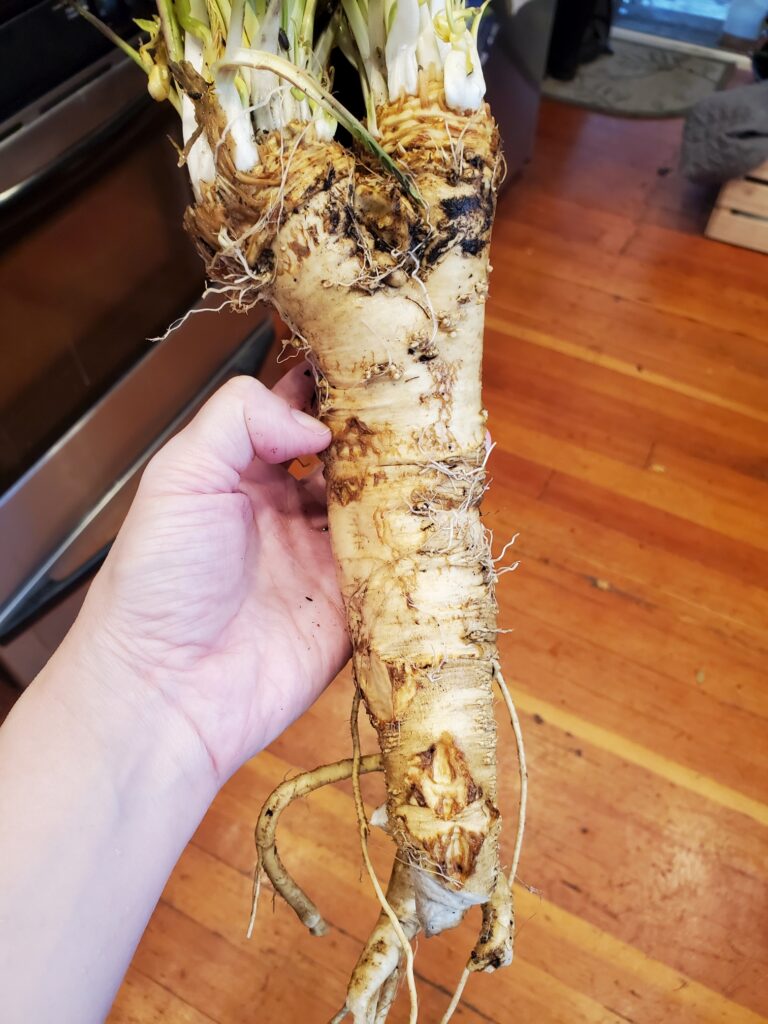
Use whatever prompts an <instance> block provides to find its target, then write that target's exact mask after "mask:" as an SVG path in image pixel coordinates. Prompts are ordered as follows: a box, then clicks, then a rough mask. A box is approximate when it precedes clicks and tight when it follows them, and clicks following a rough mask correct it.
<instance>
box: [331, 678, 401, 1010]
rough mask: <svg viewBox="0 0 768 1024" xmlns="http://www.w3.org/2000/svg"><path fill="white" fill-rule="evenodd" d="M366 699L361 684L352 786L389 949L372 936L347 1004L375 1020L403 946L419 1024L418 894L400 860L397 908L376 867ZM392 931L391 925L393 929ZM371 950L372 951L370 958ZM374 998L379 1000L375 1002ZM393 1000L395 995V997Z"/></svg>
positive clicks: (395, 871)
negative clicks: (368, 798)
mask: <svg viewBox="0 0 768 1024" xmlns="http://www.w3.org/2000/svg"><path fill="white" fill-rule="evenodd" d="M360 701H361V693H360V689H359V688H357V687H356V688H355V696H354V699H353V701H352V714H351V716H350V725H351V729H352V789H353V792H354V796H355V810H356V811H357V822H358V827H359V829H360V849H361V852H362V855H363V861H364V862H365V867H366V870H367V872H368V877H369V878H370V880H371V885H372V886H373V888H374V891H375V893H376V897H377V899H378V901H379V904H380V906H381V917H380V918H379V923H378V924H377V925H376V928H375V929H374V933H375V932H376V931H377V930H378V932H379V937H380V938H381V941H382V942H383V944H384V948H383V949H382V950H379V949H377V946H376V942H375V941H373V942H372V939H369V940H368V943H367V945H366V948H365V950H364V951H363V954H362V956H361V957H360V960H358V963H357V966H356V968H355V971H354V973H353V975H352V980H351V982H350V985H349V988H348V989H347V1006H348V1007H349V1009H350V1010H351V1011H352V1013H353V1015H354V1021H355V1024H374V1020H375V1016H376V1010H377V1009H378V1007H379V1003H380V998H379V997H380V995H381V992H380V990H381V988H382V986H383V985H384V984H385V983H386V981H387V978H388V977H389V975H391V973H392V971H393V970H397V969H398V964H399V960H400V955H401V954H400V950H401V951H402V956H403V957H404V959H405V977H406V982H407V985H408V995H409V997H410V1001H411V1009H410V1015H409V1018H408V1019H409V1024H417V1021H418V1017H419V998H418V994H417V992H416V979H415V977H414V971H413V949H412V947H411V941H410V940H411V939H412V938H413V936H414V935H416V933H417V932H418V930H419V920H418V917H417V916H416V900H415V898H414V893H413V885H412V882H411V878H410V873H409V872H408V869H407V867H406V866H405V865H403V864H401V863H400V862H399V861H398V860H397V858H395V863H394V866H393V868H392V875H391V878H390V887H391V888H392V897H393V899H394V901H395V905H394V906H393V905H392V904H391V903H390V902H389V893H387V895H385V894H384V892H383V890H382V888H381V883H380V882H379V880H378V878H377V877H376V871H375V870H374V867H373V864H372V862H371V856H370V853H369V852H368V819H367V818H366V816H365V806H364V805H363V795H362V793H361V792H360V765H361V762H362V759H361V756H360V730H359V727H358V715H359V712H360ZM401 914H402V915H403V920H402V921H401V917H400V915H401ZM381 918H385V919H386V924H384V923H383V922H382V920H381ZM387 929H389V931H388V930H387ZM390 932H391V933H393V934H394V937H395V938H396V939H397V941H398V943H399V945H400V950H397V947H396V946H395V945H394V943H393V942H392V941H391V937H390V934H389V933H390ZM411 932H412V934H411ZM388 940H389V941H388ZM366 954H368V955H367V956H366ZM393 955H394V957H395V963H394V965H391V960H392V956H393ZM382 972H384V973H383V977H381V975H382ZM353 985H354V990H353ZM374 998H375V1003H373V1000H374ZM392 998H394V995H393V996H392ZM390 1002H391V999H390ZM372 1004H373V1015H372V1016H371V1014H370V1009H371V1006H372ZM388 1006H389V1004H387V1008H388ZM360 1013H364V1014H366V1016H360ZM385 1016H386V1014H385Z"/></svg>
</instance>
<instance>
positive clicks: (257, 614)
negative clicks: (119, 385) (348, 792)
mask: <svg viewBox="0 0 768 1024" xmlns="http://www.w3.org/2000/svg"><path fill="white" fill-rule="evenodd" d="M311 393H312V379H311V374H310V371H309V370H308V369H307V366H306V364H302V365H301V366H297V367H295V368H294V369H293V370H291V371H290V372H289V373H288V374H286V376H285V377H284V378H283V379H282V380H281V381H280V382H279V383H278V384H277V386H276V387H275V389H274V391H272V392H270V391H268V390H267V389H266V388H265V387H264V386H263V385H262V384H260V383H259V382H257V381H255V380H253V379H250V378H246V377H240V378H236V379H234V380H232V381H230V382H229V383H227V384H225V385H224V387H223V388H221V390H220V391H219V392H218V393H217V394H216V395H214V397H213V398H211V399H210V401H209V402H208V403H207V404H206V405H205V406H204V408H203V409H202V410H201V412H200V413H199V414H198V415H197V416H196V417H195V419H194V420H193V421H192V422H191V423H190V424H189V425H188V426H187V427H186V428H185V429H184V430H182V431H181V432H180V433H179V434H178V435H177V436H176V437H175V438H174V439H173V440H171V441H170V442H169V443H168V444H167V445H166V446H165V447H164V448H163V449H162V450H161V451H160V452H159V453H158V454H157V455H156V456H155V457H154V458H153V459H152V461H151V462H150V464H149V466H148V467H147V469H146V471H145V473H144V476H143V478H142V481H141V484H140V487H139V491H138V494H137V496H136V499H135V501H134V504H133V506H132V508H131V510H130V512H129V514H128V516H127V518H126V521H125V524H124V526H123V528H122V530H121V532H120V534H119V536H118V538H117V540H116V542H115V544H114V546H113V548H112V551H111V552H110V554H109V557H108V558H107V560H106V563H105V565H104V567H103V568H102V570H101V572H100V573H99V574H98V576H97V577H96V579H95V580H94V583H93V585H92V587H91V590H90V592H89V595H88V599H87V601H86V604H85V606H84V608H83V610H82V612H81V615H80V617H79V619H78V622H77V623H76V626H75V628H74V630H73V635H72V636H71V637H70V638H69V642H70V643H72V642H77V643H79V644H80V645H85V646H86V647H87V649H88V656H87V661H88V664H89V665H90V666H91V668H92V670H94V671H95V672H96V673H97V674H98V675H100V677H101V681H102V685H104V686H105V687H109V688H115V689H120V690H122V691H123V692H121V693H120V697H121V698H127V697H129V696H130V699H131V700H133V699H134V698H135V697H137V698H138V699H139V701H141V700H142V696H143V695H146V697H147V698H148V703H147V707H148V709H149V708H154V707H156V697H157V695H158V694H160V695H162V698H163V703H164V705H167V709H168V710H169V711H170V713H171V717H172V718H174V717H176V718H177V720H178V721H177V724H178V728H179V729H180V730H181V731H184V730H187V731H189V730H190V728H191V731H192V732H193V733H194V735H195V737H196V739H197V740H198V741H199V743H200V744H201V745H202V747H203V748H204V751H205V754H206V755H207V757H208V758H209V759H210V762H211V766H212V769H213V773H214V778H215V781H216V783H217V784H218V785H220V784H221V783H222V782H223V781H224V780H225V779H226V778H227V777H228V776H229V775H230V774H231V773H232V772H234V771H235V770H236V769H237V768H238V767H239V766H240V764H242V763H243V762H244V761H245V760H247V759H248V758H249V757H251V756H252V755H253V754H255V753H256V752H257V751H258V750H260V749H261V748H262V747H264V746H265V745H266V744H267V743H269V741H270V740H271V739H273V738H274V737H275V736H277V735H278V734H279V733H280V732H281V731H282V730H283V729H284V728H285V727H286V726H287V725H288V724H290V722H291V721H293V719H294V718H296V717H297V715H299V714H300V713H301V712H302V711H303V710H305V708H306V707H308V706H309V704H311V703H312V701H313V700H315V698H316V697H317V696H318V695H319V693H320V692H321V691H322V690H323V688H324V687H325V686H326V685H327V684H328V683H329V682H330V680H331V679H332V678H333V677H334V676H335V675H336V673H337V672H338V671H339V669H340V668H341V667H342V665H343V664H344V662H345V661H346V660H347V658H348V657H349V641H348V638H347V632H346V627H345V620H344V612H343V607H342V602H341V596H340V594H339V590H338V586H337V582H336V571H335V566H334V561H333V556H332V554H331V548H330V543H329V538H328V532H327V520H326V511H325V488H324V484H323V479H322V476H321V475H320V473H319V472H315V473H314V474H312V475H311V476H310V477H308V478H307V479H306V480H304V481H301V482H300V481H297V480H296V479H294V478H293V477H292V476H291V475H290V474H289V473H288V471H287V469H286V468H285V467H284V465H282V464H283V463H286V462H288V461H290V460H292V459H293V458H295V457H297V456H300V455H306V454H309V453H315V452H318V451H321V450H322V449H323V448H325V447H326V446H327V444H328V442H329V441H330V432H329V431H328V430H327V429H326V428H324V427H323V426H322V425H321V424H320V423H319V422H318V421H317V420H314V419H310V418H309V417H308V416H307V415H306V414H305V413H303V412H301V411H299V412H298V413H296V412H295V410H302V408H303V407H304V406H306V404H307V403H308V401H309V399H310V395H311ZM125 687H135V688H136V693H135V694H131V695H129V694H127V693H126V692H124V691H125ZM150 698H151V699H150ZM152 713H154V712H150V711H149V710H148V712H147V718H148V719H149V718H151V714H152ZM148 725H149V727H150V728H151V721H149V722H148ZM163 729H164V730H167V723H164V724H163Z"/></svg>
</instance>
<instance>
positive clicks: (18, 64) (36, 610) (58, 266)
mask: <svg viewBox="0 0 768 1024" xmlns="http://www.w3.org/2000/svg"><path fill="white" fill-rule="evenodd" d="M97 6H98V7H99V8H100V10H99V13H100V15H101V16H102V17H104V18H106V20H108V21H110V23H111V24H112V25H113V27H115V29H116V30H118V31H120V32H122V33H124V34H130V31H131V20H130V19H131V17H132V16H134V15H136V14H141V13H143V11H142V8H144V7H146V6H147V5H146V4H141V3H138V2H122V0H103V2H101V3H99V4H98V5H97ZM25 54H26V59H25ZM0 61H2V66H3V68H4V80H3V86H2V87H0V311H1V313H0V324H1V325H2V326H1V327H0V665H2V666H3V667H4V668H5V670H6V671H7V672H9V673H10V674H11V675H12V676H13V677H14V678H15V679H16V680H17V681H18V682H19V683H20V684H22V685H25V684H26V683H28V682H29V681H30V680H31V678H32V677H33V676H34V675H35V674H36V673H37V671H39V669H40V668H41V667H42V665H43V664H44V663H45V661H46V660H47V658H48V657H49V656H50V653H51V652H52V650H53V649H54V648H55V647H56V646H57V644H58V643H59V642H60V640H61V638H62V637H63V635H64V633H65V632H66V629H67V628H68V627H69V624H70V623H71V621H72V619H73V618H74V615H75V614H76V612H77V609H78V607H79V605H80V603H81V601H82V597H83V595H84V592H85V588H86V587H87V580H88V579H89V577H90V575H91V574H92V572H93V571H94V569H95V567H96V566H97V565H98V564H99V563H100V561H101V559H102V558H103V557H104V554H105V553H106V550H107V549H108V547H109V545H110V543H111V541H112V539H113V538H114V535H115V533H116V531H117V529H118V527H119V525H120V523H121V522H122V519H123V517H124V515H125V512H126V510H127V507H128V504H129V502H130V499H131V496H132V494H133V491H134V489H135V486H136V483H137V480H138V475H139V473H140V470H141V467H142V466H143V465H144V463H145V462H146V461H147V459H148V458H149V457H150V455H151V454H152V452H153V451H154V450H155V449H156V448H157V447H158V446H159V445H160V444H161V443H162V442H163V440H164V439H165V438H166V437H167V436H169V435H170V434H171V433H172V432H173V431H174V430H175V429H177V428H178V426H179V425H180V423H181V422H182V421H183V420H184V419H185V418H186V417H188V416H189V415H190V414H191V413H192V412H193V411H194V410H195V409H196V408H197V407H198V406H199V405H200V404H201V402H202V401H203V400H204V399H205V397H206V396H207V395H208V394H209V393H210V392H211V391H212V390H213V389H214V388H215V387H216V386H218V384H219V383H221V382H222V381H223V380H224V379H225V378H226V377H227V376H230V375H232V374H234V373H241V372H243V373H256V372H257V371H258V369H259V367H260V365H261V361H262V359H263V357H264V355H265V353H266V351H267V349H268V347H269V344H270V342H271V338H272V330H271V321H270V320H268V318H267V316H266V314H265V313H261V314H257V315H255V316H250V317H243V316H237V315H235V314H232V313H218V314H216V315H214V314H213V313H206V312H198V313H195V314H194V315H190V316H188V317H187V318H186V320H184V322H183V324H182V325H181V326H179V327H178V328H177V330H175V331H173V332H172V333H171V334H169V335H168V336H167V337H166V338H164V340H162V341H154V342H153V341H150V340H148V339H151V338H153V337H154V336H156V335H158V334H162V333H163V332H164V331H165V330H166V328H167V327H168V325H169V324H171V323H172V322H173V321H175V320H177V319H179V318H181V317H183V316H184V314H185V313H187V312H189V311H190V309H200V308H201V307H200V296H201V293H202V290H203V278H202V270H201V266H200V261H199V259H198V257H197V255H196V254H195V253H194V251H193V249H192V246H191V244H190V242H189V239H188V238H187V237H186V235H185V234H184V231H183V230H182V227H181V218H182V213H183V210H184V207H185V205H186V203H187V202H188V199H189V196H188V193H187V188H186V184H185V176H184V174H183V173H181V172H180V171H179V169H178V167H177V166H176V164H177V156H176V152H175V151H174V149H173V147H172V146H171V144H170V142H169V140H168V136H169V135H174V133H175V130H176V125H175V121H174V117H173V115H172V112H171V111H169V110H166V109H164V108H163V107H161V106H159V105H157V104H154V103H153V102H152V101H151V100H150V99H149V97H148V96H147V93H146V84H145V82H146V80H145V78H144V76H143V75H142V74H141V72H140V71H139V70H138V69H137V68H135V67H134V66H133V65H132V64H131V63H130V62H129V61H127V60H126V59H125V58H124V57H123V56H122V55H121V54H120V53H119V52H117V51H115V50H114V49H113V48H112V47H111V46H110V45H109V44H108V43H105V42H104V41H103V40H102V39H101V37H100V36H99V35H98V33H96V32H94V30H93V29H92V28H91V27H90V26H88V25H87V24H85V23H84V22H82V21H81V20H80V19H77V18H73V15H72V12H70V11H68V10H66V9H64V8H63V7H62V6H61V5H58V4H56V3H53V2H50V0H47V2H43V3H36V4H32V5H30V4H28V3H19V2H16V0H10V2H9V0H0ZM5 72H8V74H5Z"/></svg>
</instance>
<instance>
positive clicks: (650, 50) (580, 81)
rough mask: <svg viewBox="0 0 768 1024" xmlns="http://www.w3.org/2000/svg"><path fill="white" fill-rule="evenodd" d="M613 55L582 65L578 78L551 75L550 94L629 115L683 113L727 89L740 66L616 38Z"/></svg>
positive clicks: (547, 84)
mask: <svg viewBox="0 0 768 1024" xmlns="http://www.w3.org/2000/svg"><path fill="white" fill-rule="evenodd" d="M611 48H612V49H613V54H606V55H605V56H604V57H598V59H597V60H596V61H593V62H592V63H591V64H584V65H582V66H581V67H580V68H579V71H578V74H577V75H576V78H575V79H574V80H573V81H572V82H558V81H556V80H555V79H554V78H545V79H544V82H543V84H542V92H543V93H544V95H545V96H548V97H550V98H551V99H555V100H562V101H563V102H565V103H573V104H575V105H576V106H579V107H587V108H588V109H589V110H598V111H600V112H602V113H606V114H619V115H621V116H624V117H682V116H683V115H684V114H685V113H687V111H688V110H689V109H690V108H691V107H692V106H693V105H694V104H695V103H697V102H698V101H699V100H700V99H703V98H704V97H705V96H708V95H709V94H710V93H712V92H715V91H716V90H717V89H722V87H723V86H724V85H725V83H726V82H727V81H728V79H729V78H730V76H731V74H732V72H733V68H734V65H733V64H731V63H730V62H728V61H723V60H720V59H718V58H717V57H698V56H694V55H692V54H689V53H682V52H680V51H679V50H669V49H664V48H662V47H660V46H654V45H652V44H651V45H646V44H645V43H636V42H629V40H626V39H612V40H611Z"/></svg>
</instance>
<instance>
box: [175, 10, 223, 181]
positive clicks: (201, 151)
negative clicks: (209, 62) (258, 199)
mask: <svg viewBox="0 0 768 1024" xmlns="http://www.w3.org/2000/svg"><path fill="white" fill-rule="evenodd" d="M190 10H191V14H192V17H193V18H196V19H197V20H198V21H199V22H201V24H204V25H205V26H206V27H208V28H209V29H210V23H209V21H208V11H207V9H206V6H205V2H204V0H191V3H190ZM184 60H186V61H188V62H189V63H190V64H191V65H192V67H193V68H194V69H195V71H196V72H197V73H198V74H199V75H201V74H202V73H203V64H204V60H203V41H202V40H201V39H199V38H198V37H197V36H195V35H193V34H192V33H191V32H186V33H185V35H184ZM198 131H199V129H198V124H197V118H196V117H195V108H194V106H193V105H192V100H190V98H189V96H187V95H186V94H182V97H181V133H182V138H183V139H184V145H185V146H188V145H189V142H190V140H191V139H192V138H193V136H194V134H195V132H198ZM187 169H188V171H189V179H190V181H191V183H192V190H193V192H194V193H195V199H197V200H198V201H199V200H200V197H201V194H202V192H201V186H202V185H204V184H211V183H212V182H213V181H214V179H215V178H216V164H215V161H214V158H213V150H212V149H211V147H210V145H209V143H208V140H207V139H206V137H205V134H204V133H203V132H199V134H198V137H197V139H196V141H195V142H194V144H193V145H192V147H191V148H190V150H189V151H188V153H187Z"/></svg>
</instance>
